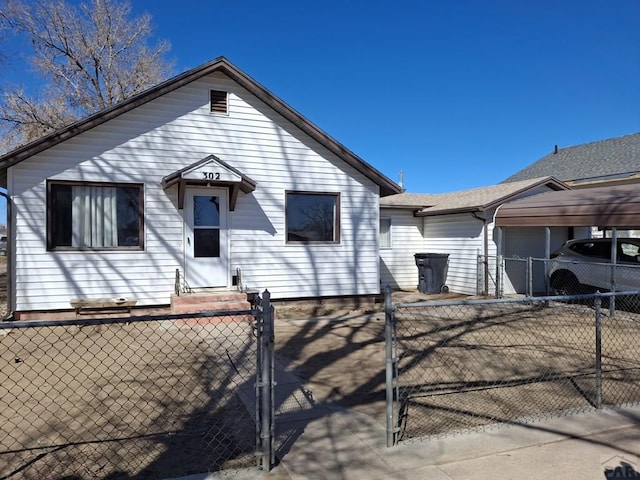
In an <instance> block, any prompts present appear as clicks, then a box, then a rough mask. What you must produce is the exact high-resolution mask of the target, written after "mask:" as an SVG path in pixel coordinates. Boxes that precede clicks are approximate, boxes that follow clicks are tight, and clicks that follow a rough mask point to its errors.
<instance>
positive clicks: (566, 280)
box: [551, 270, 580, 295]
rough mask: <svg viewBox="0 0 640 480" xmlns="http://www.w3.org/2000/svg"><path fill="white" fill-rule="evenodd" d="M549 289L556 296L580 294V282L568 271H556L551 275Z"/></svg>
mask: <svg viewBox="0 0 640 480" xmlns="http://www.w3.org/2000/svg"><path fill="white" fill-rule="evenodd" d="M551 288H552V289H553V290H554V292H555V294H556V295H574V294H576V293H580V282H579V281H578V279H577V277H576V276H575V275H574V274H573V273H572V272H570V271H568V270H558V271H557V272H553V274H552V275H551Z"/></svg>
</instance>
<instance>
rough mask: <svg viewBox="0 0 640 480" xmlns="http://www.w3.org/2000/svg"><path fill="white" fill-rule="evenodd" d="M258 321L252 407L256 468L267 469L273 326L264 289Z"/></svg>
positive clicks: (270, 447)
mask: <svg viewBox="0 0 640 480" xmlns="http://www.w3.org/2000/svg"><path fill="white" fill-rule="evenodd" d="M259 317H260V318H259V323H258V335H259V337H258V344H259V347H258V351H259V355H258V376H259V379H258V383H257V385H256V389H257V395H256V400H257V401H256V403H257V405H256V408H257V409H258V421H257V422H256V423H257V425H256V428H257V429H258V443H259V445H258V467H259V468H260V469H261V470H265V471H269V470H271V467H272V466H273V465H274V464H275V451H274V449H273V438H274V427H275V424H274V402H273V396H274V391H273V390H274V381H273V371H274V355H273V348H274V343H275V335H274V325H273V306H272V305H271V294H270V293H269V291H268V290H265V291H264V293H263V294H262V302H261V314H260V315H259Z"/></svg>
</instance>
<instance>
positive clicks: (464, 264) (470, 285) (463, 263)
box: [424, 214, 495, 295]
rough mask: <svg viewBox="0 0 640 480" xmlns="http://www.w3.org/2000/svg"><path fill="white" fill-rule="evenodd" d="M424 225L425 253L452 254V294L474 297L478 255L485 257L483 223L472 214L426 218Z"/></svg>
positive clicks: (449, 276)
mask: <svg viewBox="0 0 640 480" xmlns="http://www.w3.org/2000/svg"><path fill="white" fill-rule="evenodd" d="M424 222H425V223H424V236H425V252H430V253H448V254H449V268H448V272H447V279H446V285H447V286H448V287H449V291H451V292H455V293H462V294H465V295H475V294H476V293H477V288H478V255H479V254H484V242H483V236H484V234H483V222H481V221H480V220H478V219H476V218H474V217H472V216H471V215H470V214H460V215H442V216H434V217H425V219H424ZM494 253H495V249H494Z"/></svg>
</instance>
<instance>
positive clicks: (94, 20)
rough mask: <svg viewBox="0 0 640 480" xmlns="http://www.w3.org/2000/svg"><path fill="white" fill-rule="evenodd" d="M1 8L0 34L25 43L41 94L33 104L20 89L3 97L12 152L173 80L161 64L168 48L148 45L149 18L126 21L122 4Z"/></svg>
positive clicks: (14, 0)
mask: <svg viewBox="0 0 640 480" xmlns="http://www.w3.org/2000/svg"><path fill="white" fill-rule="evenodd" d="M0 1H1V2H2V3H1V4H0V5H1V8H0V34H3V33H5V34H6V33H11V34H16V35H22V36H24V37H25V38H27V39H28V41H29V44H30V47H31V49H32V54H31V57H30V62H31V64H32V66H33V67H34V68H35V71H36V72H37V74H38V76H39V77H40V78H41V79H42V82H43V84H44V85H45V86H46V87H44V88H42V90H41V91H40V92H38V94H37V95H35V96H34V97H33V98H29V97H28V96H27V95H25V93H24V91H23V90H21V89H16V88H12V89H8V90H6V91H5V92H4V95H3V98H2V99H1V100H0V107H2V108H3V114H2V115H1V117H0V133H1V134H4V135H9V136H10V141H11V143H14V142H15V145H13V146H17V144H20V143H26V142H29V141H31V140H34V139H35V138H37V137H38V136H41V135H43V134H45V133H47V132H49V131H51V130H54V129H58V128H61V127H64V126H66V125H68V124H69V123H72V122H73V121H75V120H77V119H79V118H82V117H84V116H87V115H89V114H91V113H95V112H96V111H99V110H102V109H104V108H107V107H109V106H112V105H114V104H116V103H119V102H121V101H123V100H125V99H127V98H129V97H131V96H133V95H135V94H137V93H139V92H141V91H143V90H145V89H147V88H149V87H151V86H153V85H155V84H157V83H160V82H161V81H163V80H165V79H166V78H167V77H168V76H169V75H170V73H171V70H172V65H171V64H170V63H169V62H167V61H166V60H165V59H164V57H165V55H166V53H167V52H168V50H169V44H168V43H166V42H159V43H157V44H156V45H149V40H150V38H151V34H152V27H151V16H150V15H148V14H145V15H142V16H140V17H137V18H130V16H131V5H130V3H128V2H126V1H118V0H90V2H89V3H82V4H81V5H79V6H73V5H69V4H67V3H66V2H65V1H64V0H30V1H27V0H0ZM5 141H6V140H5ZM2 147H3V145H0V148H2Z"/></svg>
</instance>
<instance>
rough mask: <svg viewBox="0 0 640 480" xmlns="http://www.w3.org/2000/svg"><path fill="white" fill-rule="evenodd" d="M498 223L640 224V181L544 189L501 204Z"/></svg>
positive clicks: (617, 226) (497, 215)
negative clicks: (577, 188) (594, 186)
mask: <svg viewBox="0 0 640 480" xmlns="http://www.w3.org/2000/svg"><path fill="white" fill-rule="evenodd" d="M495 225H496V226H497V227H569V226H573V227H582V226H597V227H616V228H619V227H627V228H629V227H639V226H640V184H631V185H618V186H613V187H596V188H584V189H579V190H561V191H557V192H548V193H541V194H539V195H533V196H530V197H526V198H523V199H520V200H514V201H512V202H508V203H505V204H503V205H502V206H500V208H499V209H498V211H497V212H496V216H495Z"/></svg>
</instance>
